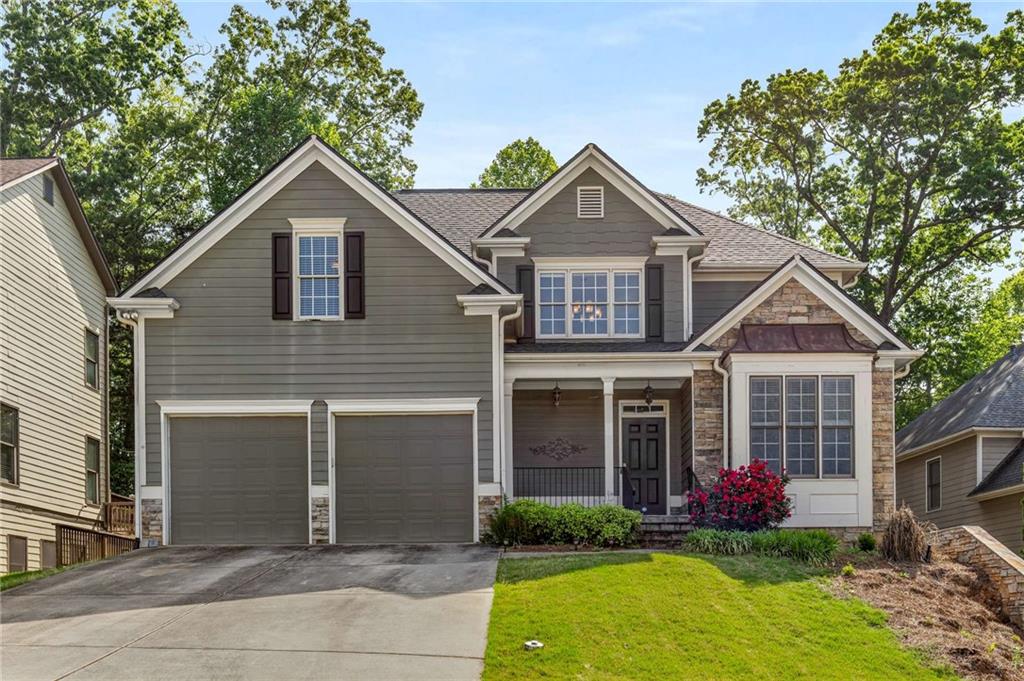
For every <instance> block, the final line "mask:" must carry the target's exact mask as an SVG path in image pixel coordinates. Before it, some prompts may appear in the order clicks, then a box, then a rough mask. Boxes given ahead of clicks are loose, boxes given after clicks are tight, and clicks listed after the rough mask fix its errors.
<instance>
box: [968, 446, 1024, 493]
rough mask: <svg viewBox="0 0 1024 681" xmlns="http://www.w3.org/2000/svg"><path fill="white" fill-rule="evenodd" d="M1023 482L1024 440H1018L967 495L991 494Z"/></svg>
mask: <svg viewBox="0 0 1024 681" xmlns="http://www.w3.org/2000/svg"><path fill="white" fill-rule="evenodd" d="M1022 484H1024V440H1021V441H1020V442H1018V443H1017V446H1016V447H1014V448H1013V450H1011V451H1010V453H1009V454H1007V455H1006V457H1005V458H1004V459H1003V460H1002V461H1000V462H999V463H998V464H997V465H996V467H995V468H993V469H992V470H991V471H990V472H989V474H988V475H986V476H985V479H984V480H982V481H981V482H979V483H978V486H977V487H975V488H974V489H973V490H971V492H970V493H969V494H968V495H967V496H969V497H973V496H977V495H979V494H989V493H991V492H998V491H999V490H1003V489H1007V488H1009V487H1017V486H1018V485H1022Z"/></svg>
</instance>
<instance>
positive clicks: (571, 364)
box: [505, 354, 693, 380]
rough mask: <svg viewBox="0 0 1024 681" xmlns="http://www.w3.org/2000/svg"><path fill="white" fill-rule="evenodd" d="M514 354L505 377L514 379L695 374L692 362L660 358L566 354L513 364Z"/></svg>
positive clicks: (570, 378)
mask: <svg viewBox="0 0 1024 681" xmlns="http://www.w3.org/2000/svg"><path fill="white" fill-rule="evenodd" d="M511 357H512V355H508V354H506V355H505V359H506V365H505V378H506V379H512V380H519V379H522V380H528V379H538V378H540V379H545V378H547V379H556V378H557V379H560V380H572V379H578V378H644V379H651V380H653V379H657V378H678V379H684V378H689V377H690V376H692V375H693V367H692V363H691V362H688V361H682V362H677V363H669V362H658V361H628V362H608V361H607V360H608V358H607V357H603V358H597V359H595V360H593V361H585V362H584V361H579V360H577V359H576V357H575V356H573V355H570V356H565V355H562V356H561V357H558V358H557V360H560V361H557V360H556V358H552V361H549V362H541V363H528V364H519V363H510V362H508V360H509V359H511Z"/></svg>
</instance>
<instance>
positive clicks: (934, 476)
mask: <svg viewBox="0 0 1024 681" xmlns="http://www.w3.org/2000/svg"><path fill="white" fill-rule="evenodd" d="M924 466H925V478H926V480H925V496H926V499H925V510H926V511H938V510H939V509H940V508H942V458H941V457H937V458H934V459H929V460H928V461H927V462H925V464H924Z"/></svg>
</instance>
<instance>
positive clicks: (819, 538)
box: [683, 528, 839, 566]
mask: <svg viewBox="0 0 1024 681" xmlns="http://www.w3.org/2000/svg"><path fill="white" fill-rule="evenodd" d="M683 545H684V546H685V547H686V548H687V549H689V550H690V551H694V552H697V553H710V554H714V555H720V556H738V555H740V554H744V553H756V554H758V555H762V556H779V557H784V558H792V559H794V560H799V561H803V562H805V563H810V564H811V565H818V566H821V565H827V564H829V563H831V562H832V561H833V560H834V559H835V556H836V551H837V550H838V549H839V540H837V539H836V538H835V537H833V536H832V535H830V534H829V533H828V532H825V531H824V530H761V531H758V532H743V531H741V530H716V529H712V528H701V529H698V530H694V531H693V532H690V533H689V534H687V535H686V538H685V539H684V540H683Z"/></svg>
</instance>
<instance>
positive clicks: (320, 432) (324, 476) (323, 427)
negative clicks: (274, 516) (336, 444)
mask: <svg viewBox="0 0 1024 681" xmlns="http://www.w3.org/2000/svg"><path fill="white" fill-rule="evenodd" d="M310 417H311V419H310V430H309V437H310V446H311V447H312V452H311V456H310V459H311V461H310V464H311V467H312V470H311V471H310V474H311V480H312V481H313V484H314V485H327V484H329V482H330V473H329V468H330V462H329V461H328V458H329V457H328V449H327V403H326V402H324V401H323V400H317V401H316V402H314V403H313V409H312V410H311V412H310Z"/></svg>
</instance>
